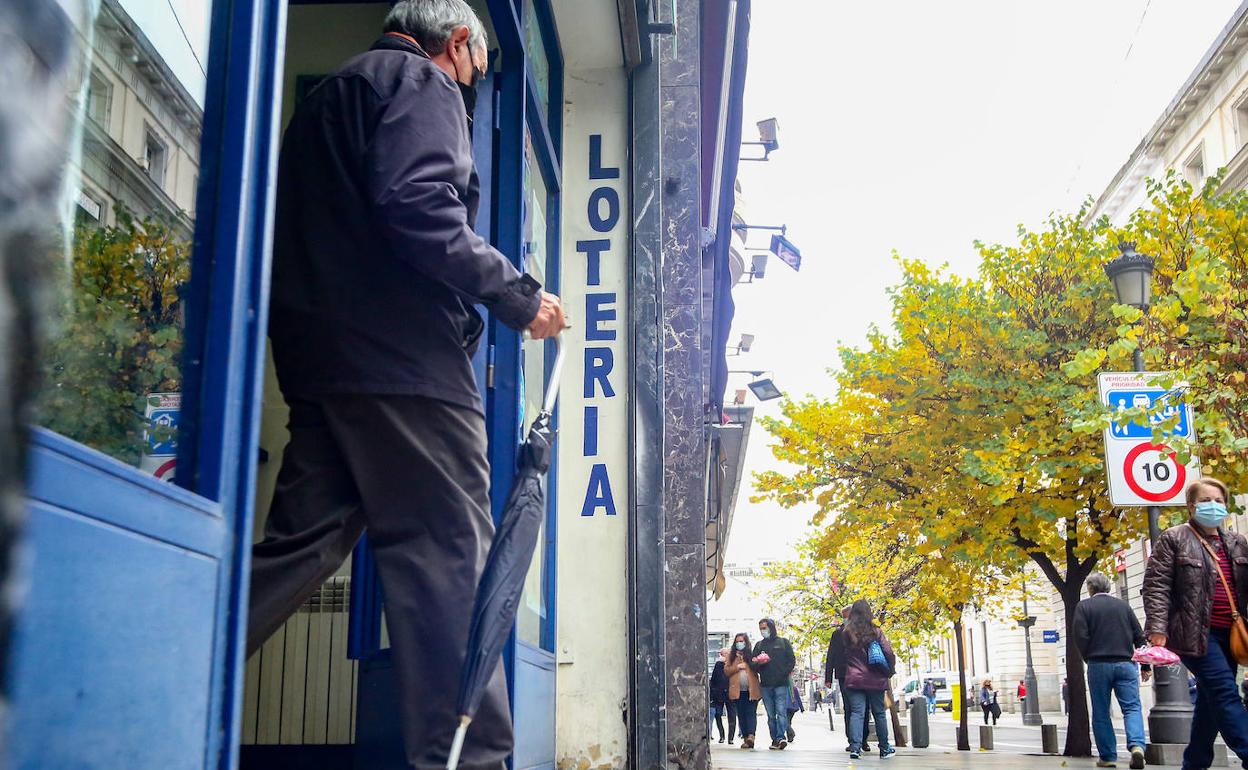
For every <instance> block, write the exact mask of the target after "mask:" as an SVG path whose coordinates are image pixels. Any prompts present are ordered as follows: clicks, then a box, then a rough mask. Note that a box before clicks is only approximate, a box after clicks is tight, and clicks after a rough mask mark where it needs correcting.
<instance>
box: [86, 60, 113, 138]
mask: <svg viewBox="0 0 1248 770" xmlns="http://www.w3.org/2000/svg"><path fill="white" fill-rule="evenodd" d="M112 110H113V85H112V83H109V82H108V78H106V77H104V75H102V74H101V73H100V72H99V71H98V70H92V71H91V82H90V84H88V85H87V117H89V118H91V120H94V121H95V122H96V123H98V124H99V125H100V126H103V127H105V128H107V127H108V121H109V118H110V117H111V115H112Z"/></svg>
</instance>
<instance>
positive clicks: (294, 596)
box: [248, 0, 565, 770]
mask: <svg viewBox="0 0 1248 770" xmlns="http://www.w3.org/2000/svg"><path fill="white" fill-rule="evenodd" d="M486 48H487V46H486V40H485V31H484V27H483V26H482V24H481V21H480V19H478V18H477V16H476V14H475V13H474V12H473V11H472V9H471V8H470V7H469V6H468V4H467V3H465V2H464V1H463V0H401V1H400V2H398V3H396V4H395V5H394V6H393V7H392V8H391V10H390V12H389V15H388V16H387V18H386V22H385V34H384V35H383V36H382V37H381V38H380V39H379V40H378V41H377V42H376V43H374V44H373V46H372V48H370V49H369V50H368V51H367V52H365V53H362V54H360V55H358V56H356V57H355V58H353V59H351V60H349V61H348V62H346V64H344V65H343V66H342V67H341V68H340V69H339V70H338V71H337V72H335V73H334V74H332V75H329V76H328V77H326V78H325V80H324V81H323V82H322V83H320V84H319V85H318V86H317V87H316V88H315V89H314V90H313V91H312V92H311V93H310V94H309V95H308V96H307V98H306V99H305V100H304V101H303V103H302V104H300V105H299V107H298V108H297V109H296V111H295V115H294V118H293V119H292V120H291V123H290V126H289V127H288V129H287V131H286V135H285V138H284V141H283V145H282V152H281V157H280V161H279V165H278V191H277V216H276V223H275V229H276V233H275V238H274V256H273V289H272V292H273V301H272V319H271V321H270V325H269V335H270V339H271V342H272V350H273V357H274V362H275V364H276V369H277V376H278V380H279V382H280V384H281V387H282V392H283V394H284V395H285V397H286V401H287V403H288V404H289V405H290V434H291V437H290V444H289V445H288V446H287V447H286V450H285V455H284V457H283V461H282V468H281V473H280V476H279V477H278V481H277V491H276V495H275V497H274V500H273V505H272V508H271V510H270V513H269V518H268V521H267V523H266V527H265V537H264V540H263V542H261V543H259V544H257V545H256V546H255V548H254V551H253V564H252V578H251V588H252V593H251V618H250V623H251V624H250V628H249V632H248V651H249V652H250V651H253V650H255V649H256V648H257V647H259V646H260V645H261V644H262V643H263V642H264V640H265V639H266V638H268V636H269V635H270V634H271V633H272V632H273V631H274V630H276V629H277V628H278V626H280V625H281V623H282V622H283V621H284V620H285V619H286V618H287V617H288V616H289V615H290V614H291V613H292V612H294V611H295V609H297V608H298V607H299V606H300V605H301V604H302V603H303V602H304V600H306V599H307V598H308V596H309V595H310V594H311V593H312V592H313V591H315V590H316V588H317V586H318V585H320V583H321V582H322V581H323V580H324V579H325V578H327V577H328V576H329V575H331V574H332V573H333V572H334V571H335V570H336V569H337V568H338V566H339V565H340V564H341V563H342V561H343V559H344V558H345V557H346V556H347V554H348V553H350V551H351V548H352V547H353V546H354V545H355V543H356V541H357V540H358V539H359V537H360V534H361V532H363V531H364V529H365V528H367V529H368V531H369V535H370V537H369V541H370V543H371V544H372V546H373V549H374V552H375V554H376V559H377V565H378V570H379V572H380V575H381V580H382V585H383V588H384V591H385V601H386V618H387V623H388V628H389V634H390V640H391V646H392V650H393V656H394V664H395V669H396V672H397V679H398V686H399V691H400V701H401V706H400V707H401V717H400V722H401V723H402V725H403V733H404V742H405V744H406V750H407V762H408V763H409V765H410V766H411V767H413V768H420V769H423V768H428V769H429V770H433V768H440V767H442V766H444V764H445V762H446V756H447V752H448V751H449V749H450V739H451V736H452V734H453V733H454V730H455V727H456V725H457V724H458V718H457V715H456V714H455V708H454V707H455V697H456V692H457V690H458V687H459V677H460V669H461V668H462V664H463V660H464V654H465V646H466V641H467V637H468V623H469V614H470V612H471V608H472V605H473V597H474V594H475V591H476V586H477V582H478V580H479V578H480V574H481V569H482V567H483V565H484V561H485V555H486V552H487V549H488V548H489V544H490V539H491V537H492V534H493V525H492V520H491V516H490V497H489V464H488V460H487V456H486V431H485V418H484V414H483V410H482V405H481V398H480V395H479V393H478V388H477V383H476V381H475V379H474V376H473V370H472V365H471V359H472V356H473V353H474V351H475V350H476V347H477V344H478V342H479V340H480V337H481V335H482V332H483V330H484V328H485V325H484V323H483V321H482V319H481V317H480V316H479V315H478V314H477V311H476V310H475V309H474V307H473V306H474V305H475V304H482V305H484V306H485V307H486V308H488V309H489V311H490V313H491V314H492V316H493V317H494V319H496V320H497V321H499V322H500V323H502V324H505V325H506V326H509V327H511V328H512V329H515V330H517V331H519V330H524V329H527V330H528V331H529V332H530V333H531V334H532V336H533V337H534V338H542V337H547V336H550V335H553V334H557V333H558V332H559V331H560V330H561V329H562V328H563V327H564V325H565V320H564V317H563V312H562V310H561V308H560V306H559V302H558V299H557V298H556V297H554V296H553V295H549V294H546V293H545V292H543V291H541V289H540V286H539V285H538V284H537V283H536V282H535V281H534V280H533V279H532V278H530V277H528V276H525V275H522V274H521V273H520V272H518V271H517V270H516V268H515V267H513V266H512V264H511V263H510V262H509V261H508V260H507V258H506V257H504V256H503V255H502V254H500V253H499V252H498V251H496V250H494V249H493V248H491V247H490V246H489V244H487V243H486V242H485V241H484V240H482V239H481V238H480V237H479V236H478V235H477V234H476V233H475V232H474V230H473V221H474V218H475V216H476V208H477V196H478V187H477V179H476V174H475V171H474V167H473V159H472V152H471V142H470V139H469V131H468V124H469V121H470V119H471V115H470V112H471V107H472V102H473V94H474V86H475V84H476V82H477V81H478V80H479V79H480V77H481V75H482V72H483V71H484V68H485V66H486V61H487V59H486ZM506 692H507V689H506V684H505V680H504V673H503V667H502V665H501V664H500V665H499V666H498V668H497V670H496V671H495V672H494V676H493V678H492V679H491V681H490V684H489V686H488V687H487V688H486V696H485V700H484V702H483V703H482V705H481V707H480V710H479V711H478V713H477V715H476V719H475V720H474V721H473V722H472V726H471V728H470V729H469V731H468V738H467V743H466V745H465V746H464V749H463V755H462V760H461V763H460V764H461V766H462V767H464V768H469V769H470V770H478V769H480V770H484V769H485V768H491V770H493V769H495V768H498V767H500V766H501V763H502V762H503V761H504V760H505V759H506V758H507V757H508V756H509V754H510V753H511V749H512V730H511V722H510V717H509V709H508V705H507V695H506Z"/></svg>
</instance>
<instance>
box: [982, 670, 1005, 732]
mask: <svg viewBox="0 0 1248 770" xmlns="http://www.w3.org/2000/svg"><path fill="white" fill-rule="evenodd" d="M979 707H980V708H981V709H983V710H984V724H988V717H989V716H991V717H992V723H993V724H994V725H995V724H996V723H997V718H998V717H1000V716H1001V707H1000V706H999V705H997V691H996V690H994V689H993V688H992V680H991V679H985V680H984V685H983V687H980V688H979Z"/></svg>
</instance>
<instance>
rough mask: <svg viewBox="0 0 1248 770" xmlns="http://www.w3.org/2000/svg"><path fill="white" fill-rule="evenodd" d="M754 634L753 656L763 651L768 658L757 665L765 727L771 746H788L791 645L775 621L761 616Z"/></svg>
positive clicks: (792, 666) (793, 660)
mask: <svg viewBox="0 0 1248 770" xmlns="http://www.w3.org/2000/svg"><path fill="white" fill-rule="evenodd" d="M758 633H759V634H761V635H762V637H763V638H762V639H760V640H759V642H758V643H757V644H755V645H754V659H755V661H757V660H758V656H759V655H760V654H762V653H766V655H767V657H768V658H769V660H768V661H767V662H766V663H764V664H762V665H761V666H759V667H758V679H759V684H760V685H762V690H763V708H765V709H766V710H767V730H768V732H770V733H771V747H770V748H772V749H783V748H784V747H785V746H788V745H789V743H788V740H787V733H788V729H789V714H788V711H787V710H786V709H787V708H788V705H789V688H790V687H791V683H790V682H789V675H790V674H792V673H793V668H794V666H796V665H797V658H796V656H794V655H793V645H791V644H789V640H788V639H785V638H783V637H782V636H780V635H779V634H777V633H776V621H774V620H772V619H771V618H763V619H762V620H760V621H758Z"/></svg>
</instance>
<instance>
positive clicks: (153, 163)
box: [143, 129, 169, 189]
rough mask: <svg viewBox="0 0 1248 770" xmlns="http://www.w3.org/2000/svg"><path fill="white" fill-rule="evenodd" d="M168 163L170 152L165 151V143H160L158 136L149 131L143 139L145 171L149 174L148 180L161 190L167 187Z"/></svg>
mask: <svg viewBox="0 0 1248 770" xmlns="http://www.w3.org/2000/svg"><path fill="white" fill-rule="evenodd" d="M168 162H169V159H168V151H167V150H166V149H165V143H164V142H162V141H160V139H158V138H157V137H156V134H154V133H152V131H151V130H150V129H149V130H148V132H147V135H146V136H145V137H144V139H143V170H144V171H145V172H147V176H148V178H150V179H151V180H152V181H153V182H155V183H156V186H157V187H160V188H161V189H164V186H165V167H166V166H167V164H168Z"/></svg>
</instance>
